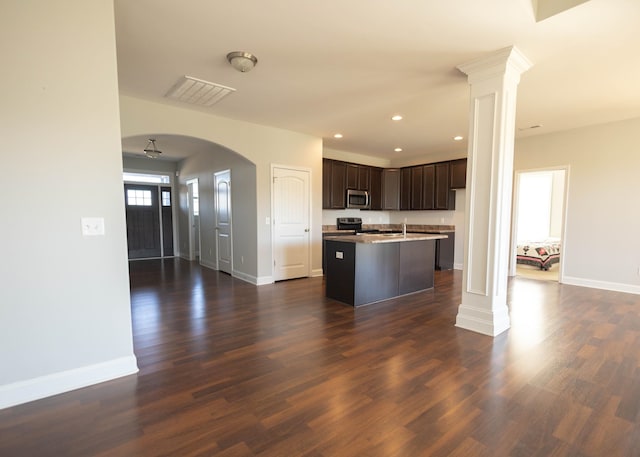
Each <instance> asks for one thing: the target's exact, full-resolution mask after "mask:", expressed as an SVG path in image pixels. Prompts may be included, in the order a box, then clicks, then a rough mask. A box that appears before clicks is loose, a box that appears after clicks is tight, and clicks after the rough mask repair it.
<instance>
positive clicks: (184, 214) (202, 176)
mask: <svg viewBox="0 0 640 457" xmlns="http://www.w3.org/2000/svg"><path fill="white" fill-rule="evenodd" d="M179 170H180V177H179V183H180V186H179V189H180V190H179V193H180V200H181V201H186V198H187V195H186V189H187V186H186V182H187V180H190V179H193V178H197V179H198V189H199V198H200V262H201V263H202V264H203V265H207V266H209V267H211V268H215V267H216V259H217V251H216V240H215V235H216V232H215V225H216V224H215V202H214V187H215V186H214V176H213V175H214V173H216V172H218V171H223V170H231V211H232V242H233V272H234V276H238V277H241V278H243V279H246V280H248V281H250V282H255V281H256V278H257V276H258V272H257V265H258V257H257V253H258V246H257V237H256V227H257V224H258V223H257V220H256V217H257V216H256V215H257V200H256V197H257V191H256V166H255V165H254V164H253V163H251V162H250V161H248V160H247V159H245V158H244V157H242V156H240V155H238V154H236V153H234V152H232V151H229V150H227V149H225V148H223V147H221V146H218V145H214V144H211V150H210V151H205V152H201V153H200V154H197V155H195V156H193V157H190V158H188V159H186V160H184V161H183V162H182V163H181V164H180V166H179ZM188 217H189V214H188V210H187V208H186V206H182V207H181V211H180V214H179V221H180V224H179V225H180V227H181V229H180V253H181V254H182V255H186V254H187V253H188V243H189V236H188Z"/></svg>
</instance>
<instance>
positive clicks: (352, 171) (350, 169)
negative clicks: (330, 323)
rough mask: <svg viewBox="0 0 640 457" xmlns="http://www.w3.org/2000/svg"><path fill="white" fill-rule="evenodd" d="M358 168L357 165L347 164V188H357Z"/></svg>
mask: <svg viewBox="0 0 640 457" xmlns="http://www.w3.org/2000/svg"><path fill="white" fill-rule="evenodd" d="M358 168H359V166H358V165H356V164H353V163H348V164H347V189H357V188H358Z"/></svg>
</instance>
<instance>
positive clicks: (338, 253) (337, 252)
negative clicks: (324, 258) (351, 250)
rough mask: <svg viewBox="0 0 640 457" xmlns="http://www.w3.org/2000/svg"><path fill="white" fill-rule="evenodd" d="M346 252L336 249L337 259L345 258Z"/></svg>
mask: <svg viewBox="0 0 640 457" xmlns="http://www.w3.org/2000/svg"><path fill="white" fill-rule="evenodd" d="M343 258H344V254H343V252H342V251H336V259H343Z"/></svg>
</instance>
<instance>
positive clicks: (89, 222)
mask: <svg viewBox="0 0 640 457" xmlns="http://www.w3.org/2000/svg"><path fill="white" fill-rule="evenodd" d="M81 221H82V235H83V236H104V218H103V217H83V218H82V219H81Z"/></svg>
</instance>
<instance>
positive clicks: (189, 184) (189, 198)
mask: <svg viewBox="0 0 640 457" xmlns="http://www.w3.org/2000/svg"><path fill="white" fill-rule="evenodd" d="M194 182H195V183H196V184H198V200H200V182H199V181H198V178H191V179H188V180H187V181H186V185H187V213H188V214H187V224H188V227H189V255H188V256H187V257H188V259H189V260H190V261H194V260H196V253H195V228H194V225H195V222H194V219H195V217H194V215H193V195H192V194H193V183H194ZM201 238H202V236H201V233H200V217H199V216H198V246H199V249H202V239H201ZM200 258H202V254H200Z"/></svg>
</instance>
